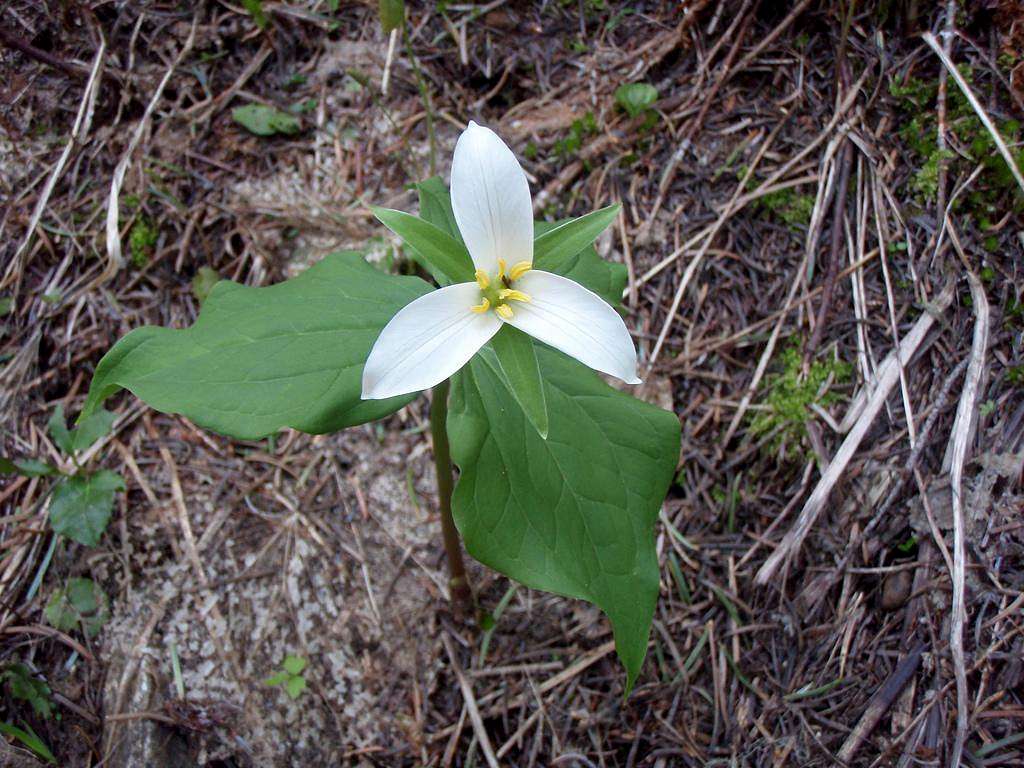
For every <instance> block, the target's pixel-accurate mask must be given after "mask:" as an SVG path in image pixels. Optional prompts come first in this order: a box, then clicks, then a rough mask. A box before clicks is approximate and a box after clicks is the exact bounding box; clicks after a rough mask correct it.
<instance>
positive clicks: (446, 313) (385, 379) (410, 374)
mask: <svg viewBox="0 0 1024 768" xmlns="http://www.w3.org/2000/svg"><path fill="white" fill-rule="evenodd" d="M479 302H480V288H479V287H478V286H477V284H476V283H458V284H457V285H449V286H448V287H447V288H441V289H440V290H437V291H433V292H432V293H428V294H427V295H426V296H421V297H420V298H418V299H416V301H414V302H412V303H411V304H407V305H406V306H405V307H403V308H402V309H400V310H399V311H398V314H396V315H395V316H394V317H393V318H391V320H390V321H389V322H388V324H387V325H386V326H384V330H383V331H381V332H380V336H378V337H377V341H375V342H374V344H373V349H371V350H370V356H369V358H368V359H367V360H366V366H365V367H364V368H363V399H364V400H383V399H384V398H387V397H395V396H397V395H405V394H408V393H410V392H419V391H420V390H422V389H428V388H430V387H432V386H434V385H435V384H439V383H441V382H442V381H444V380H445V379H447V378H448V377H449V376H451V375H452V374H453V373H455V372H456V371H457V370H459V369H460V368H461V367H462V366H464V365H465V364H466V363H467V362H468V361H469V358H471V357H472V356H473V355H474V354H476V351H477V350H478V349H480V347H482V346H483V345H484V344H486V343H487V342H488V341H489V340H490V338H491V336H493V335H494V334H495V333H496V332H497V331H498V329H499V328H500V327H501V321H500V320H499V319H498V318H497V317H496V316H495V315H494V313H493V312H484V313H482V314H478V313H476V312H472V311H470V309H469V308H470V307H471V306H472V305H473V304H478V303H479Z"/></svg>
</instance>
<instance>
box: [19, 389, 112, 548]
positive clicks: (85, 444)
mask: <svg viewBox="0 0 1024 768" xmlns="http://www.w3.org/2000/svg"><path fill="white" fill-rule="evenodd" d="M116 418H117V417H116V416H115V415H114V414H113V413H111V412H110V411H106V410H104V409H102V408H100V409H97V410H95V411H93V412H91V413H90V414H89V415H88V416H87V417H85V418H83V419H81V420H80V422H81V423H80V424H79V425H78V427H76V428H75V429H68V427H67V424H66V423H65V421H64V408H63V407H62V406H60V405H58V406H57V408H56V409H55V410H54V412H53V416H51V417H50V422H49V431H50V437H51V438H52V439H53V442H54V444H55V445H56V446H57V447H58V448H59V449H60V450H61V451H62V452H63V453H65V454H66V455H67V456H68V457H69V458H70V459H71V461H72V463H73V464H74V466H75V468H76V471H75V472H73V473H72V474H64V473H63V472H60V471H59V470H57V469H56V468H54V467H51V466H50V465H49V464H47V463H46V462H44V461H40V460H39V459H18V460H11V459H8V458H4V457H0V474H5V475H12V474H18V475H23V476H25V477H45V476H57V477H58V480H57V482H56V483H54V485H53V487H52V489H51V494H52V495H51V497H50V525H51V526H52V528H53V530H54V531H56V532H57V533H59V534H61V535H63V536H66V537H68V538H69V539H72V540H74V541H77V542H79V543H80V544H85V545H86V546H90V547H94V546H96V545H97V544H99V541H100V537H101V536H102V535H103V532H104V531H105V530H106V528H107V523H108V522H109V521H110V512H111V509H112V508H113V505H114V494H115V493H116V492H117V491H123V490H124V487H125V486H124V480H123V479H122V478H121V476H120V475H118V474H117V473H115V472H110V471H108V470H105V469H103V470H99V471H98V472H88V471H86V470H85V469H83V468H82V466H81V465H80V464H79V460H78V456H79V454H81V453H82V452H83V451H85V450H86V449H88V448H90V447H91V446H92V445H93V444H94V443H95V442H96V441H97V440H99V439H100V438H101V437H103V436H104V435H106V434H107V433H109V432H110V429H111V427H112V426H113V424H114V420H115V419H116Z"/></svg>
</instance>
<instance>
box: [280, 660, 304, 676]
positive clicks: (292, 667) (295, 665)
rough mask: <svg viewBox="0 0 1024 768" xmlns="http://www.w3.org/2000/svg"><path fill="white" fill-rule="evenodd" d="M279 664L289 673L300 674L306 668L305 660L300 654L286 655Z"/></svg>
mask: <svg viewBox="0 0 1024 768" xmlns="http://www.w3.org/2000/svg"><path fill="white" fill-rule="evenodd" d="M281 666H282V668H283V669H284V671H285V672H287V673H288V674H289V675H301V674H302V670H304V669H305V668H306V660H305V659H304V658H302V657H301V656H286V657H285V659H284V664H282V665H281Z"/></svg>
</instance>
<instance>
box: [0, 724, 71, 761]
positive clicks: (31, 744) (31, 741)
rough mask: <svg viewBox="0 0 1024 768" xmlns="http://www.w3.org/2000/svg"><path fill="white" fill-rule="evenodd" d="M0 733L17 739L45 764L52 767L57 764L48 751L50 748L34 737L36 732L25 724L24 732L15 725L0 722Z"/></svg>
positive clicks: (51, 753)
mask: <svg viewBox="0 0 1024 768" xmlns="http://www.w3.org/2000/svg"><path fill="white" fill-rule="evenodd" d="M0 733H2V734H4V735H5V736H10V737H12V738H15V739H17V740H18V741H20V742H21V743H22V744H24V745H25V746H26V747H28V748H29V749H31V750H32V751H33V752H35V753H36V754H37V755H39V756H40V757H41V758H43V760H45V761H46V762H48V763H52V764H53V765H56V764H57V758H55V757H54V756H53V752H51V751H50V748H49V747H48V746H46V744H45V743H44V742H43V740H42V739H40V738H39V737H38V736H37V735H36V732H35V731H33V730H32V728H31V727H30V726H29V725H28V724H27V723H26V724H25V730H22V729H21V728H19V727H18V726H16V725H11V724H10V723H3V722H0Z"/></svg>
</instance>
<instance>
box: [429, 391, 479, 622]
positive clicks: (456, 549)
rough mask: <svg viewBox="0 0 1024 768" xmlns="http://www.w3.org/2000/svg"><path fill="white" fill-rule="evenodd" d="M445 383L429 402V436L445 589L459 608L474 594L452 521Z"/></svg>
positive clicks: (468, 604)
mask: <svg viewBox="0 0 1024 768" xmlns="http://www.w3.org/2000/svg"><path fill="white" fill-rule="evenodd" d="M449 388H450V385H449V383H448V381H447V380H445V381H442V382H441V383H440V384H438V385H437V386H436V387H434V390H433V397H432V399H431V401H430V435H431V437H432V438H433V441H434V468H435V469H436V471H437V496H438V503H439V505H440V507H441V535H442V536H443V537H444V551H445V555H446V556H447V559H448V576H449V578H448V590H449V592H450V593H451V600H452V603H453V604H454V605H455V606H456V607H458V608H468V607H470V605H471V604H472V598H473V593H472V592H471V591H470V588H469V579H467V578H466V565H465V563H464V562H463V560H462V543H461V542H460V540H459V531H458V529H457V528H456V527H455V520H454V519H453V518H452V489H453V488H454V483H453V481H452V455H451V449H450V448H449V446H448V428H447V427H448V390H449Z"/></svg>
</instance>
